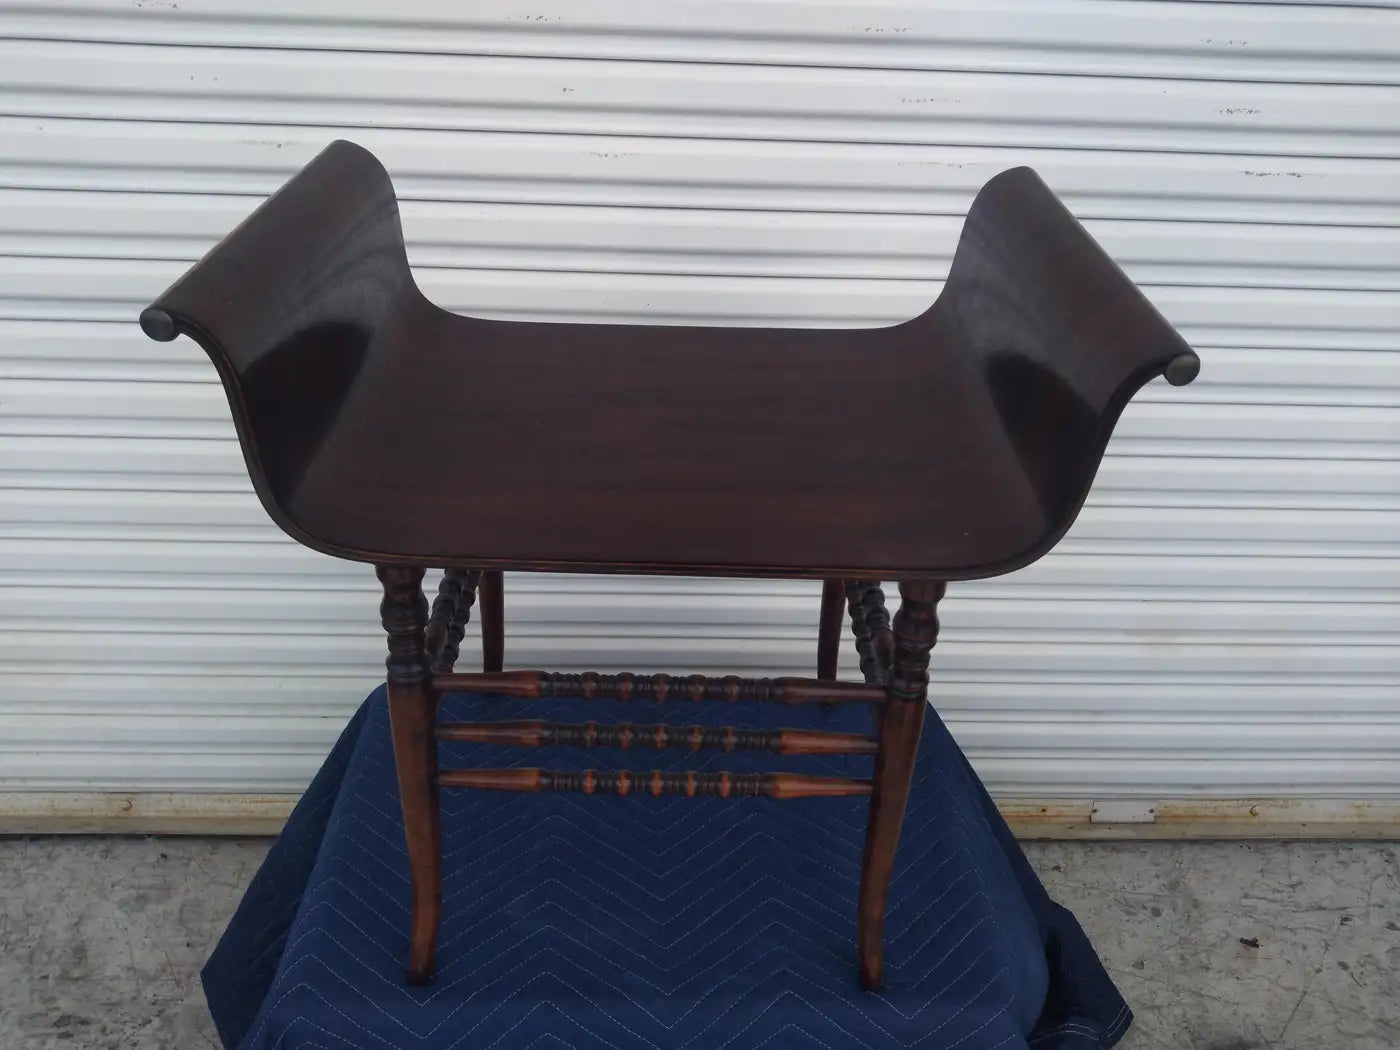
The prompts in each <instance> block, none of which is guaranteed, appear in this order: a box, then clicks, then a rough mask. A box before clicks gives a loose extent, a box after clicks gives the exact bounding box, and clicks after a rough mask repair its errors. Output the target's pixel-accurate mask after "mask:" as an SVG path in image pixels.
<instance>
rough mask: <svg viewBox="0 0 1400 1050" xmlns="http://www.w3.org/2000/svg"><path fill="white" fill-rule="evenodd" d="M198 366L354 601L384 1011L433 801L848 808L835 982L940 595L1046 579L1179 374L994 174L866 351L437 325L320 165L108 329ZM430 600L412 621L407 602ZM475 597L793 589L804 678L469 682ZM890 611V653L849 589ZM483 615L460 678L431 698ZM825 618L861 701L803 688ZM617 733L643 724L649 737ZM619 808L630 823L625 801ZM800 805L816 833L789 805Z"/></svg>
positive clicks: (594, 330) (269, 503)
mask: <svg viewBox="0 0 1400 1050" xmlns="http://www.w3.org/2000/svg"><path fill="white" fill-rule="evenodd" d="M141 325H142V327H143V328H144V330H145V331H146V333H147V334H148V335H150V336H151V337H152V338H154V339H160V340H169V339H174V338H175V337H176V336H177V335H178V334H181V333H183V334H185V335H188V336H190V337H191V338H193V339H194V340H195V341H196V342H198V343H199V344H200V345H201V346H202V347H203V348H204V350H205V351H206V352H207V353H208V354H209V356H210V358H211V359H212V360H213V362H214V365H215V367H216V368H217V369H218V372H219V375H220V378H221V379H222V381H223V384H224V386H225V389H226V391H227V393H228V398H229V403H230V406H231V408H232V411H233V418H234V422H235V424H236V425H237V429H238V434H239V439H240V442H241V444H242V448H243V453H244V456H245V458H246V461H247V465H248V471H249V474H250V475H251V477H252V481H253V484H254V486H255V488H256V490H257V492H258V495H259V497H260V498H261V500H262V502H263V505H264V507H266V509H267V512H268V513H269V514H270V515H271V516H272V518H273V519H274V520H275V521H276V522H277V523H278V524H279V525H280V526H281V527H282V528H283V529H285V530H286V531H287V532H288V533H289V534H290V535H291V536H292V537H294V538H295V539H297V540H299V541H300V542H302V543H304V544H306V545H307V546H309V547H312V548H314V549H316V550H319V551H323V552H325V553H327V554H332V555H336V556H339V557H343V558H351V559H355V560H358V561H364V562H370V563H373V564H374V565H375V566H376V569H377V572H378V575H379V579H380V580H381V581H382V584H383V592H384V598H383V603H382V605H381V614H382V619H383V623H384V627H385V630H386V631H387V634H388V640H389V658H388V681H389V703H390V715H391V722H392V727H393V735H394V747H395V758H396V763H397V767H398V780H399V790H400V796H401V800H402V805H403V817H404V827H405V832H406V837H407V846H408V854H409V862H410V866H411V869H412V878H413V894H414V909H413V919H412V924H413V928H412V939H411V945H412V947H411V958H410V959H409V965H408V974H409V979H410V980H412V981H424V980H427V979H428V978H429V977H430V975H431V972H432V965H433V943H434V936H435V929H436V925H437V920H438V915H439V909H440V886H441V863H442V861H441V851H440V836H439V826H438V821H439V817H438V804H437V797H438V789H439V788H440V787H444V788H455V787H465V788H478V789H501V790H511V791H544V790H552V791H582V792H616V793H619V794H623V795H627V794H631V795H648V794H651V795H660V794H685V795H697V794H716V795H721V796H725V797H731V796H745V795H767V796H772V797H777V798H796V797H810V796H829V795H869V796H870V812H869V824H868V829H867V835H866V845H865V859H864V863H863V871H862V879H861V886H860V891H859V902H858V907H859V926H858V930H859V934H858V937H859V942H860V943H859V956H860V968H861V979H862V982H863V983H864V985H865V986H866V987H868V988H877V987H879V986H880V983H881V943H882V932H881V931H882V924H883V921H884V915H885V898H886V892H887V889H888V885H889V879H890V873H891V869H892V865H893V860H894V853H895V847H896V844H897V841H898V838H899V831H900V823H901V820H902V818H903V813H904V807H905V801H906V798H907V794H908V788H909V781H910V776H911V773H912V765H913V758H914V755H915V749H916V747H917V744H918V739H919V734H920V730H921V727H922V724H923V718H924V711H925V704H926V694H927V685H928V675H927V666H928V661H929V653H930V650H931V648H932V647H933V644H934V641H935V638H936V635H937V630H938V621H937V618H936V614H935V607H936V603H937V602H938V600H939V599H940V598H941V597H942V595H943V593H944V588H945V585H946V583H947V582H948V581H950V580H966V579H973V578H978V577H986V576H994V575H997V574H999V573H1004V572H1009V571H1011V570H1013V569H1017V568H1019V567H1021V566H1024V565H1026V564H1028V563H1030V562H1032V561H1034V560H1035V559H1037V558H1039V557H1040V556H1041V555H1043V554H1045V553H1046V552H1047V551H1048V550H1050V548H1051V547H1052V546H1053V545H1054V544H1055V542H1056V541H1057V540H1058V539H1059V538H1060V537H1061V536H1062V535H1063V534H1064V533H1065V531H1066V530H1067V529H1068V528H1069V526H1070V524H1071V523H1072V522H1073V521H1074V518H1075V516H1076V514H1077V513H1078V511H1079V508H1080V506H1081V505H1082V504H1083V502H1084V499H1085V497H1086V495H1087V494H1088V491H1089V486H1090V483H1091V482H1092V480H1093V477H1094V473H1095V471H1096V469H1097V467H1098V464H1099V460H1100V458H1101V457H1102V454H1103V451H1104V446H1105V444H1106V443H1107V441H1108V438H1109V434H1110V432H1111V431H1112V429H1113V426H1114V424H1115V422H1116V421H1117V419H1118V416H1119V414H1120V412H1121V411H1122V410H1123V408H1124V406H1125V405H1126V404H1127V402H1128V400H1129V398H1130V397H1132V395H1133V394H1134V393H1136V392H1137V390H1138V389H1139V388H1141V387H1142V386H1143V384H1145V383H1147V382H1148V381H1149V380H1151V379H1153V378H1154V377H1156V376H1160V375H1165V376H1166V378H1167V380H1168V381H1169V382H1171V383H1173V384H1178V385H1179V384H1182V383H1187V382H1190V381H1191V379H1193V378H1194V377H1195V375H1196V373H1197V370H1198V368H1199V361H1198V359H1197V357H1196V355H1195V354H1194V353H1193V352H1192V351H1191V349H1190V348H1189V347H1188V346H1187V345H1186V344H1185V343H1184V342H1183V341H1182V339H1181V338H1180V336H1178V335H1177V334H1176V332H1175V331H1173V329H1172V328H1171V326H1170V325H1169V324H1168V323H1167V322H1166V321H1165V320H1164V319H1163V318H1162V317H1161V316H1160V315H1159V314H1158V313H1157V311H1156V310H1155V309H1154V308H1153V307H1152V306H1151V304H1149V303H1148V301H1147V300H1146V299H1145V298H1144V297H1143V295H1142V294H1141V293H1140V292H1139V291H1138V290H1137V288H1136V287H1134V285H1133V284H1132V282H1131V281H1129V280H1128V279H1127V278H1126V277H1125V276H1124V275H1123V273H1122V272H1121V271H1120V270H1119V269H1118V268H1117V267H1116V266H1115V265H1114V264H1113V262H1112V261H1111V260H1110V259H1109V258H1108V256H1107V255H1105V254H1104V252H1103V251H1102V250H1101V249H1100V248H1099V247H1098V245H1097V244H1095V242H1094V241H1093V240H1092V239H1091V238H1090V237H1089V235H1088V234H1087V233H1086V232H1085V231H1084V230H1083V228H1082V227H1080V225H1079V224H1078V223H1077V222H1076V221H1075V220H1074V218H1073V217H1072V216H1071V215H1070V214H1069V212H1068V211H1067V210H1066V209H1065V208H1064V206H1063V205H1061V203H1060V202H1059V200H1058V199H1057V198H1056V197H1055V196H1054V195H1053V194H1052V193H1051V192H1050V190H1049V189H1048V188H1047V187H1046V186H1045V184H1044V183H1043V182H1042V181H1041V180H1040V178H1039V177H1038V176H1037V175H1036V174H1035V173H1034V172H1032V171H1031V170H1029V169H1027V168H1017V169H1014V170H1011V171H1007V172H1004V173H1003V174H1001V175H998V176H997V177H996V178H994V179H993V180H992V181H991V182H989V183H988V184H987V186H986V187H985V188H984V189H983V190H982V191H981V193H980V194H979V195H978V196H977V199H976V200H975V201H974V203H973V205H972V208H971V211H970V212H969V214H968V218H967V224H966V228H965V231H964V233H963V236H962V240H961V243H960V244H959V246H958V249H957V254H956V257H955V259H954V261H953V264H952V269H951V272H950V274H949V277H948V280H947V284H946V286H945V287H944V290H943V292H942V294H941V295H940V296H939V298H938V300H937V301H936V302H935V303H934V304H933V305H932V306H931V307H929V309H928V310H926V311H925V312H924V313H922V314H920V315H919V316H917V317H914V318H912V319H910V320H908V321H905V322H903V323H901V324H896V325H891V326H889V327H886V328H875V329H850V330H846V329H840V330H809V329H773V328H703V327H679V326H678V327H671V326H643V325H602V324H540V323H525V322H515V321H499V320H487V319H483V318H476V317H463V316H460V315H457V314H454V313H449V312H448V311H445V310H442V309H439V308H438V307H436V306H434V305H433V304H432V303H430V302H429V301H428V300H427V299H426V298H425V297H424V296H423V294H422V293H421V292H420V291H419V290H418V287H417V286H416V285H415V283H414V280H413V275H412V273H411V272H410V270H409V266H408V262H407V259H406V256H405V252H404V244H403V236H402V233H401V230H400V226H399V216H398V208H397V204H396V201H395V197H394V191H393V187H392V185H391V184H390V182H389V178H388V176H387V174H386V173H385V171H384V169H383V168H382V167H381V166H380V164H379V163H378V162H377V161H376V160H375V159H374V157H372V156H371V155H370V154H369V153H367V152H365V151H364V150H363V149H361V148H359V147H357V146H354V145H352V144H350V143H347V142H336V143H334V144H332V145H331V146H329V147H328V148H327V149H326V150H325V151H324V152H323V153H321V154H320V156H318V157H317V158H316V159H315V160H313V161H312V162H311V163H310V164H309V165H307V167H306V168H305V169H304V170H302V171H301V172H300V173H299V174H298V175H296V176H295V177H294V178H293V179H292V180H291V181H290V182H289V183H288V184H287V185H286V186H284V187H283V188H282V189H281V190H280V191H279V192H278V193H277V194H275V195H274V196H273V197H272V198H271V199H269V200H268V201H267V202H266V203H265V204H264V205H263V206H262V207H260V208H259V209H258V210H257V211H256V212H255V213H254V214H253V215H252V216H251V217H250V218H248V219H247V220H246V221H245V222H244V223H243V224H242V225H241V226H239V227H238V228H237V229H236V230H234V231H233V232H232V233H231V234H229V235H228V237H226V238H225V239H224V240H223V241H222V242H221V243H220V244H219V245H218V246H216V247H215V248H213V249H211V250H210V252H209V253H208V254H207V255H206V256H205V257H204V259H203V260H202V261H200V262H199V263H198V264H196V265H195V266H194V267H193V268H192V269H191V270H190V271H189V272H188V273H186V274H185V275H184V276H183V277H182V278H180V280H178V281H177V282H176V283H175V284H174V285H173V286H172V287H171V288H170V289H169V290H167V291H166V292H165V294H164V295H162V296H161V297H160V298H159V299H158V300H156V302H155V304H154V305H152V306H151V307H149V308H148V309H147V310H146V311H144V312H143V313H142V315H141ZM432 567H442V568H445V569H446V570H447V571H446V572H445V574H444V576H443V579H442V584H441V587H440V588H439V591H438V595H437V599H436V601H435V602H434V603H433V606H432V608H431V611H430V610H429V606H428V602H427V599H426V597H425V596H424V594H423V589H422V581H423V578H424V574H425V570H427V569H428V568H432ZM503 570H532V571H567V572H583V573H658V574H686V575H713V576H736V577H785V578H801V579H820V580H824V581H826V585H825V589H824V599H823V603H822V612H821V616H820V623H821V629H820V636H821V640H820V645H819V674H818V677H817V678H816V679H797V678H779V679H747V680H746V679H740V678H737V677H734V676H728V677H722V678H710V679H706V678H703V677H700V676H694V675H692V676H689V677H673V676H669V675H650V676H647V675H599V674H592V673H586V674H578V675H569V674H546V673H543V672H539V671H501V669H500V661H501V626H500V624H501V612H500V594H501V580H500V576H499V573H500V572H502V571H503ZM891 579H892V580H896V581H898V586H899V593H900V597H901V603H900V606H899V609H898V611H897V613H896V614H895V616H894V620H893V623H892V624H891V621H890V618H889V615H888V614H887V612H886V610H885V606H884V595H883V592H882V591H881V589H880V586H879V581H881V580H891ZM478 590H481V591H482V600H483V612H484V614H485V616H486V624H485V628H486V630H485V649H486V652H485V661H484V662H485V665H486V668H487V669H486V671H484V672H482V673H480V674H460V673H454V672H453V663H454V661H455V658H456V655H457V648H458V646H459V645H460V643H461V640H462V636H463V629H464V626H465V624H466V620H467V617H468V615H469V613H470V610H471V607H472V605H473V602H474V601H475V599H476V596H477V593H478ZM843 604H845V605H846V606H847V609H848V611H849V614H850V618H851V627H852V631H853V633H854V635H855V639H856V646H857V649H858V652H859V654H860V657H861V668H862V670H863V672H864V678H865V681H863V682H852V683H844V682H837V681H834V680H832V678H833V676H834V671H835V654H836V648H837V639H838V637H839V633H840V629H841V625H842V620H843V618H844V611H843V609H842V605H843ZM467 690H470V691H476V692H486V693H507V694H511V695H514V696H527V697H530V696H579V697H582V698H585V699H586V698H588V697H593V696H604V695H607V696H613V697H622V698H624V699H633V700H637V701H655V700H675V699H684V700H717V701H730V702H734V701H743V700H776V701H781V702H787V703H814V702H816V703H834V702H857V703H867V704H871V705H874V706H875V707H876V708H878V712H879V715H878V732H877V733H876V734H875V735H874V736H871V737H865V736H861V735H852V734H835V733H817V732H806V733H794V732H784V731H781V730H774V731H772V732H754V731H739V730H716V729H709V730H705V731H700V730H698V729H686V728H684V727H678V726H667V725H661V724H640V725H636V726H628V727H620V728H619V727H604V726H592V725H590V724H587V723H580V724H572V725H561V724H547V723H540V722H504V723H479V724H457V725H448V724H442V725H439V724H438V722H437V717H436V712H437V707H438V700H439V698H440V697H441V695H442V694H443V693H445V692H450V691H467ZM649 722H650V720H648V723H649ZM438 738H447V739H470V740H490V741H498V742H506V743H516V744H520V745H522V746H540V745H577V746H584V747H590V746H614V747H616V746H620V747H627V746H636V747H685V748H694V749H699V748H705V747H717V748H723V749H726V750H732V749H734V748H761V749H766V750H771V751H775V752H779V753H803V752H805V753H811V752H827V753H847V752H856V753H859V752H867V753H874V754H875V768H874V775H873V777H872V779H871V780H869V781H865V780H842V779H836V778H821V777H810V776H796V775H788V774H783V773H780V772H779V773H772V774H761V775H759V774H744V775H737V774H736V775H734V776H730V775H728V774H724V773H704V774H700V773H691V774H675V773H667V774H662V773H655V774H651V775H649V776H648V775H635V774H628V773H626V772H613V773H609V772H608V771H606V770H597V771H589V772H587V773H564V772H551V771H550V770H548V769H547V768H541V769H519V768H511V769H496V770H443V771H441V772H439V770H438V769H437V751H436V741H437V739H438ZM637 804H639V805H642V804H645V803H644V802H638V803H637ZM814 804H820V803H814Z"/></svg>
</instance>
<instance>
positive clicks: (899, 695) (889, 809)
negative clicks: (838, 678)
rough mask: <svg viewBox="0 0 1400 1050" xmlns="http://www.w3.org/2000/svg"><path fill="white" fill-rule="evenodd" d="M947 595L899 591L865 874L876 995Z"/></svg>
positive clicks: (869, 984) (870, 982)
mask: <svg viewBox="0 0 1400 1050" xmlns="http://www.w3.org/2000/svg"><path fill="white" fill-rule="evenodd" d="M944 589H945V587H944V584H942V583H939V582H936V581H921V582H917V583H901V584H900V585H899V596H900V603H899V612H898V613H896V614H895V618H894V639H895V644H894V663H893V665H892V666H891V668H890V674H889V698H890V702H889V703H888V704H886V705H885V706H884V708H883V709H882V710H881V712H880V748H879V751H878V752H877V753H876V756H875V776H874V785H875V787H874V791H873V792H872V794H871V796H870V820H869V822H868V823H867V824H866V828H865V856H864V858H863V860H862V862H861V870H860V904H859V925H858V930H857V939H858V941H859V950H860V983H861V986H862V987H864V988H865V989H867V990H869V991H876V990H878V989H879V988H880V987H881V986H882V985H883V984H884V963H883V956H884V931H885V908H886V900H887V898H888V895H889V889H890V876H891V875H892V874H893V873H894V854H895V847H896V846H898V845H899V829H900V825H901V824H903V823H904V809H905V806H906V805H907V803H908V801H909V784H910V782H911V781H912V780H913V777H914V759H915V756H916V755H917V754H918V751H919V737H920V735H921V734H922V732H923V727H924V712H925V711H926V710H927V709H928V703H927V698H928V661H929V653H930V652H931V651H932V649H933V645H934V642H936V641H937V640H938V610H937V606H938V602H939V600H940V599H941V598H942V597H943V592H944Z"/></svg>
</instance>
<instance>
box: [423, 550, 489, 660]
mask: <svg viewBox="0 0 1400 1050" xmlns="http://www.w3.org/2000/svg"><path fill="white" fill-rule="evenodd" d="M480 579H481V573H480V572H478V571H477V570H475V569H448V570H447V571H446V572H444V573H443V574H442V580H441V582H440V583H439V584H438V593H437V598H436V599H434V601H433V611H432V613H431V615H429V617H428V628H427V631H426V633H425V636H424V637H425V648H426V649H427V652H428V667H429V668H430V669H431V670H432V672H433V674H449V673H451V671H452V668H453V667H454V666H455V665H456V663H457V654H458V653H459V652H460V651H461V648H462V638H463V637H464V636H465V635H466V633H467V623H468V622H469V621H470V620H471V616H472V604H473V603H474V602H475V601H476V591H477V584H478V581H479V580H480Z"/></svg>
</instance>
